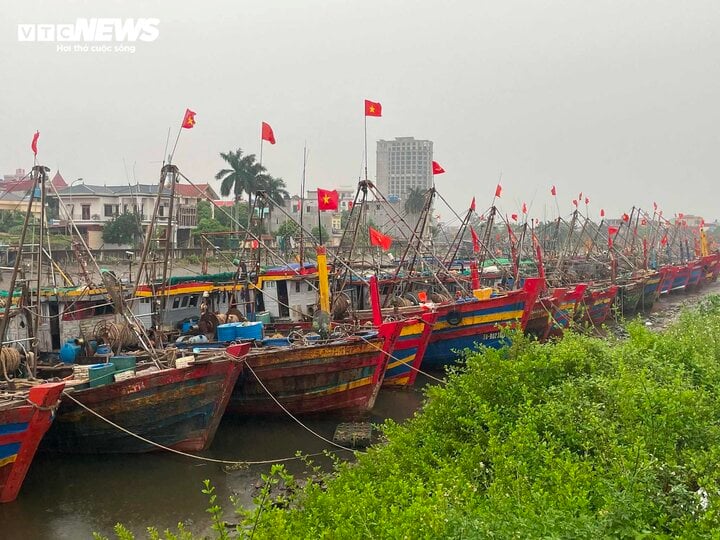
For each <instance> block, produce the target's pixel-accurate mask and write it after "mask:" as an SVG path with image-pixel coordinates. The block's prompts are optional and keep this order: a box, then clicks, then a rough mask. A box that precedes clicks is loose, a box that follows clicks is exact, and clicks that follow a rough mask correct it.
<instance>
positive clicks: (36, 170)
mask: <svg viewBox="0 0 720 540" xmlns="http://www.w3.org/2000/svg"><path fill="white" fill-rule="evenodd" d="M49 170H50V169H46V168H45V167H44V166H42V165H34V166H33V168H32V172H33V174H32V177H33V185H32V188H31V189H30V200H29V201H28V206H27V211H26V212H25V220H24V221H23V228H22V231H21V232H20V239H19V240H18V252H17V255H16V256H15V264H14V265H13V272H12V275H11V276H10V285H9V287H8V297H7V300H6V301H5V306H4V312H3V318H2V321H0V352H1V351H2V348H3V346H4V344H5V334H6V333H7V327H8V323H9V322H10V311H11V310H12V299H13V296H14V293H15V284H16V283H17V276H18V271H19V269H20V263H21V259H22V250H23V246H24V245H25V236H26V234H27V230H28V224H29V223H30V216H31V215H32V208H33V202H34V201H35V188H36V187H37V185H38V181H39V179H40V178H41V174H42V175H45V173H46V172H47V171H49ZM39 294H40V291H39V290H38V298H39ZM39 303H40V302H38V304H39ZM38 315H39V313H36V314H35V316H36V317H38ZM36 341H37V339H36ZM33 349H37V346H36V345H35V344H33ZM36 358H37V357H36ZM30 373H31V375H32V376H33V377H35V373H36V372H35V364H34V363H33V365H32V366H30Z"/></svg>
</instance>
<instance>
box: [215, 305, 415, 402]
mask: <svg viewBox="0 0 720 540" xmlns="http://www.w3.org/2000/svg"><path fill="white" fill-rule="evenodd" d="M417 322H418V321H417V320H416V319H406V320H402V321H390V322H384V323H382V324H381V325H380V326H379V327H378V328H377V330H369V331H367V332H365V333H356V334H353V335H350V336H348V337H345V338H341V339H337V340H334V341H329V342H321V343H317V344H307V345H301V346H292V345H291V346H284V347H263V348H257V349H253V350H252V351H251V352H250V353H249V354H248V355H247V357H246V359H245V361H246V364H247V368H248V369H246V371H245V372H244V373H243V375H242V377H241V378H240V379H239V380H238V382H237V385H236V386H235V390H234V392H233V393H232V397H231V399H230V403H229V404H228V412H230V413H234V414H243V415H282V414H285V413H284V410H287V411H289V412H291V413H292V414H313V413H321V412H330V411H332V412H335V413H344V414H347V413H363V412H366V411H368V410H370V409H371V408H372V407H373V405H374V404H375V398H377V395H378V392H379V391H380V387H381V385H382V382H383V379H384V376H385V370H386V368H387V365H388V359H389V355H391V354H393V350H394V347H395V343H396V341H397V339H398V337H399V336H400V332H401V331H402V329H403V327H404V326H405V325H407V324H414V323H417ZM236 347H237V346H236V345H231V346H230V347H228V348H227V352H228V353H229V354H231V355H234V354H236ZM276 400H277V401H276ZM281 405H282V407H281Z"/></svg>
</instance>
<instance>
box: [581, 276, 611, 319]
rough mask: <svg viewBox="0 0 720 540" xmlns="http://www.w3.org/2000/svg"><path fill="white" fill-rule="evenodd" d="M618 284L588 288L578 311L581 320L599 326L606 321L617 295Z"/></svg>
mask: <svg viewBox="0 0 720 540" xmlns="http://www.w3.org/2000/svg"><path fill="white" fill-rule="evenodd" d="M617 291H618V287H617V285H611V286H609V287H599V288H592V289H588V290H587V291H586V292H585V296H584V298H583V300H582V302H581V306H582V308H581V309H580V310H579V311H578V312H577V313H576V317H578V320H579V322H581V323H586V324H592V325H593V326H599V325H601V324H602V323H604V322H605V320H606V319H607V318H608V316H609V315H610V311H611V308H612V305H613V301H614V300H615V296H617Z"/></svg>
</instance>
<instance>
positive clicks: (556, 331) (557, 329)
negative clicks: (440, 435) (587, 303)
mask: <svg viewBox="0 0 720 540" xmlns="http://www.w3.org/2000/svg"><path fill="white" fill-rule="evenodd" d="M586 289H587V284H585V283H579V284H577V285H575V288H574V289H572V290H568V291H567V292H566V294H565V295H564V296H563V298H562V299H561V300H560V301H559V302H558V303H557V305H556V306H554V309H553V312H552V320H551V324H550V328H549V329H548V330H549V331H548V334H547V336H546V337H550V336H554V337H557V336H561V335H562V334H563V332H564V330H565V329H566V328H567V327H568V326H570V321H572V320H573V319H574V317H575V312H576V311H577V308H578V304H579V302H580V301H581V300H582V298H583V296H584V295H585V290H586Z"/></svg>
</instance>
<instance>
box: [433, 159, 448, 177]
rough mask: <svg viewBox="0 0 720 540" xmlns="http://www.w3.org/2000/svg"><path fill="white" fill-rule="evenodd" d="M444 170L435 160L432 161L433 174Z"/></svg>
mask: <svg viewBox="0 0 720 540" xmlns="http://www.w3.org/2000/svg"><path fill="white" fill-rule="evenodd" d="M444 172H445V169H443V168H442V166H441V165H440V164H439V163H438V162H437V161H433V162H432V173H433V174H442V173H444Z"/></svg>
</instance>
